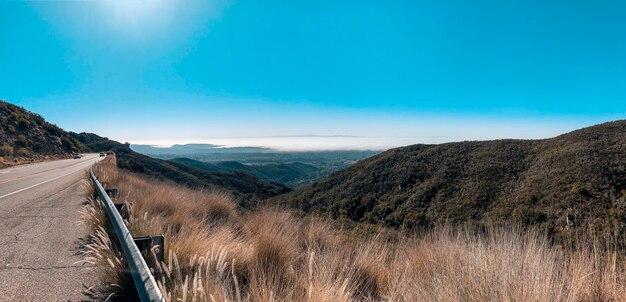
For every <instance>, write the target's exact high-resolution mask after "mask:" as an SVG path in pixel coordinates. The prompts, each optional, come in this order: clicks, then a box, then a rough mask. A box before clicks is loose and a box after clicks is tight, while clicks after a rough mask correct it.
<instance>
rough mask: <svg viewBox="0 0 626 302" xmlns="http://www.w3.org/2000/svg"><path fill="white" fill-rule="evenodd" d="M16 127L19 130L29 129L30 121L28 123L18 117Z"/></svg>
mask: <svg viewBox="0 0 626 302" xmlns="http://www.w3.org/2000/svg"><path fill="white" fill-rule="evenodd" d="M17 125H18V126H19V127H20V128H21V129H29V128H30V121H28V120H27V119H25V118H23V117H20V118H19V119H18V120H17Z"/></svg>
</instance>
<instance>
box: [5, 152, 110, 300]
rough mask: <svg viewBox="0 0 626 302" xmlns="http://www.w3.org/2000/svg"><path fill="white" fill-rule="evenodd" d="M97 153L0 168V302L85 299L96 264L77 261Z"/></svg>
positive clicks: (86, 229) (97, 157) (85, 232)
mask: <svg viewBox="0 0 626 302" xmlns="http://www.w3.org/2000/svg"><path fill="white" fill-rule="evenodd" d="M98 160H100V157H99V156H98V154H87V155H85V156H84V157H83V158H81V159H65V160H57V161H49V162H43V163H37V164H30V165H24V166H17V167H11V168H6V169H0V301H81V300H85V299H87V297H86V296H85V295H84V294H83V292H84V290H85V289H86V287H91V286H94V285H96V283H97V280H98V279H97V276H96V272H95V271H94V269H93V267H90V266H89V265H80V264H74V263H75V262H77V261H79V260H81V256H80V255H78V254H77V251H78V248H79V246H80V244H81V242H82V240H83V239H85V238H86V237H87V236H88V235H89V234H88V228H87V226H85V225H83V224H80V220H81V217H80V210H81V209H82V207H83V206H84V202H85V197H84V187H83V185H84V183H85V182H84V181H85V180H86V174H85V171H86V170H88V169H89V168H90V167H91V166H92V165H93V164H94V163H95V162H97V161H98Z"/></svg>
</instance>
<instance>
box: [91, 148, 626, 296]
mask: <svg viewBox="0 0 626 302" xmlns="http://www.w3.org/2000/svg"><path fill="white" fill-rule="evenodd" d="M96 172H97V175H98V177H99V179H100V180H101V181H102V182H104V183H106V184H107V185H108V186H111V187H116V188H117V189H118V190H119V194H118V200H124V201H127V202H129V203H130V204H131V205H132V206H131V208H132V211H131V217H130V219H129V221H128V224H129V228H130V230H131V232H132V233H133V234H135V235H155V234H163V235H165V237H166V240H167V241H166V259H165V261H164V262H163V263H161V264H160V265H157V266H156V267H155V270H156V271H157V272H160V273H159V274H158V275H159V276H158V277H157V280H158V283H159V286H160V287H161V289H162V291H163V293H164V295H165V296H166V298H167V300H168V301H236V302H243V301H255V302H256V301H258V302H262V301H268V302H269V301H308V302H313V301H316V302H317V301H329V302H330V301H572V302H575V301H580V302H582V301H590V302H592V301H598V302H600V301H626V263H625V262H624V258H623V256H622V257H620V255H619V254H618V253H617V252H616V251H612V250H610V249H606V248H603V249H600V248H598V245H594V244H591V243H590V244H589V245H584V244H581V245H580V246H579V247H578V248H576V249H564V248H559V247H557V246H554V245H551V244H550V243H549V241H548V240H547V239H546V238H545V237H544V236H541V235H539V234H536V233H533V232H521V231H516V230H515V229H506V230H505V229H499V230H498V229H497V230H492V231H490V232H487V233H481V234H474V233H470V232H463V231H450V230H436V231H432V232H430V233H429V234H427V235H425V236H424V237H421V238H408V237H401V238H400V239H401V240H393V241H391V240H386V239H387V237H386V236H383V235H381V234H378V235H355V234H353V233H350V232H347V231H342V230H340V229H338V228H336V227H333V225H332V224H331V223H330V222H325V221H323V220H320V219H314V218H306V219H300V218H295V217H294V216H292V215H290V214H289V213H288V212H283V211H278V210H270V209H264V210H259V211H256V212H252V213H243V212H241V211H240V210H239V209H238V208H237V207H236V206H235V205H234V203H233V202H232V200H231V198H230V197H229V195H228V194H225V193H223V192H217V191H216V192H203V191H194V190H192V189H189V188H185V187H180V186H177V185H173V184H169V183H163V182H156V181H153V180H149V179H145V178H142V177H140V176H138V175H134V174H130V173H127V172H125V171H118V170H117V168H116V167H115V164H114V158H110V157H109V158H108V159H107V160H106V161H104V162H103V163H102V164H101V165H100V166H99V167H98V168H97V171H96ZM88 212H89V213H88V215H86V217H87V218H88V219H90V221H91V222H92V223H93V224H94V225H100V226H102V224H103V223H104V222H103V218H104V217H103V216H102V214H101V209H100V208H99V207H98V206H97V204H94V206H93V208H92V210H89V211H88ZM94 230H95V231H96V235H95V240H94V242H95V244H93V246H92V250H93V252H91V253H87V256H88V257H91V258H88V260H89V261H92V262H93V263H100V264H103V265H108V266H109V267H110V268H111V269H117V270H120V267H119V266H120V263H123V261H119V258H117V257H116V256H115V252H114V251H111V249H112V247H111V243H110V242H107V240H108V239H107V238H105V236H106V233H105V232H104V231H102V230H101V229H99V228H96V229H94ZM112 258H113V259H112ZM111 269H105V270H103V281H104V282H106V283H107V284H110V283H114V284H119V283H120V282H123V281H120V279H119V276H118V273H116V271H114V270H111ZM129 286H132V285H129Z"/></svg>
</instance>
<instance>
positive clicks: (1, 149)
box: [0, 145, 13, 156]
mask: <svg viewBox="0 0 626 302" xmlns="http://www.w3.org/2000/svg"><path fill="white" fill-rule="evenodd" d="M0 154H1V155H4V156H7V155H13V147H11V146H9V145H3V146H0Z"/></svg>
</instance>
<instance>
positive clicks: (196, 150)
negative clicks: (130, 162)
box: [130, 144, 275, 156]
mask: <svg viewBox="0 0 626 302" xmlns="http://www.w3.org/2000/svg"><path fill="white" fill-rule="evenodd" d="M130 148H131V149H133V151H135V152H139V153H141V154H145V155H151V156H153V155H160V156H164V155H170V156H184V155H198V154H232V153H237V154H239V153H268V152H275V151H274V150H272V149H268V148H261V147H224V146H219V145H212V144H183V145H173V146H170V147H157V146H152V145H138V144H132V145H131V146H130Z"/></svg>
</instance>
